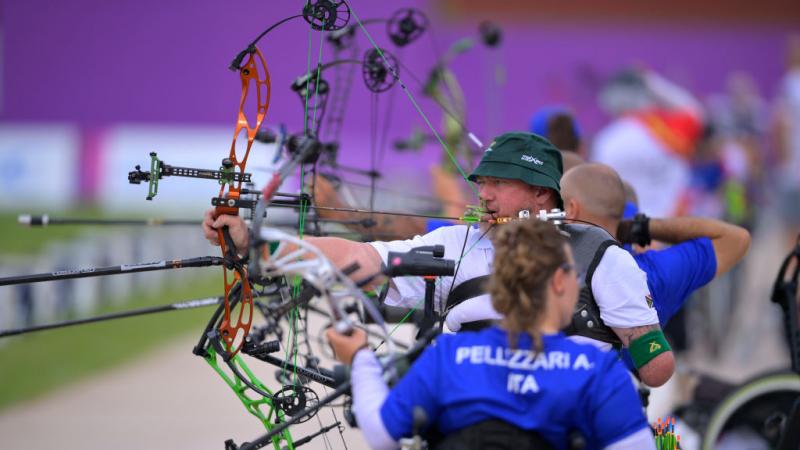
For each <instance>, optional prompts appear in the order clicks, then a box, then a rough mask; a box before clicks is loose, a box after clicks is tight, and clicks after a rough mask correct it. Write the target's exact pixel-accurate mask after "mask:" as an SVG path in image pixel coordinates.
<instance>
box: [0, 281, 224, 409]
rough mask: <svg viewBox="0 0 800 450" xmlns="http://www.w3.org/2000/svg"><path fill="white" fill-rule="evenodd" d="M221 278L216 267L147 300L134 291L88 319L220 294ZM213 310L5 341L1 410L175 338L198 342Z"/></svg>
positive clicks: (0, 364)
mask: <svg viewBox="0 0 800 450" xmlns="http://www.w3.org/2000/svg"><path fill="white" fill-rule="evenodd" d="M193 270H195V269H193ZM221 276H222V274H221V270H219V268H214V269H202V270H199V272H198V274H197V277H192V278H190V279H186V280H188V281H184V282H183V284H182V285H180V286H178V285H176V284H174V283H173V284H167V286H169V287H168V288H166V289H165V290H163V291H162V292H159V293H157V294H150V295H142V294H141V293H137V292H133V293H132V294H131V296H130V297H129V301H126V302H121V303H120V304H119V306H117V307H115V308H108V309H104V310H100V311H96V312H95V313H94V314H92V315H93V316H94V315H100V314H106V313H110V312H116V311H125V310H131V309H135V308H142V307H148V306H158V305H166V304H170V303H175V302H178V301H182V300H188V299H194V298H203V297H211V296H216V295H220V294H221V293H222V280H221ZM213 310H214V309H213V307H207V308H198V309H193V310H183V311H170V312H165V313H156V314H152V315H146V316H141V317H134V318H126V319H119V320H112V321H107V322H99V323H95V324H87V325H78V326H73V327H68V328H62V329H57V330H49V331H40V332H36V333H31V334H28V335H22V336H18V337H14V338H6V342H3V344H5V345H3V346H0V410H2V409H3V408H7V407H9V406H10V405H12V404H14V403H17V402H20V401H22V400H27V399H31V398H33V397H37V396H41V395H43V394H46V393H48V392H51V391H53V390H55V389H58V388H59V387H62V386H64V385H67V384H69V383H74V382H76V381H78V380H80V379H82V378H84V377H86V376H88V375H92V374H95V373H98V372H100V371H103V370H106V369H109V368H112V367H114V366H117V365H119V364H120V363H123V362H125V361H128V360H130V359H132V358H135V357H137V356H140V355H142V354H144V353H146V352H148V351H151V350H154V349H157V348H159V347H161V346H162V345H163V344H164V343H165V342H168V341H170V340H172V339H174V338H175V337H178V336H183V335H186V334H187V333H188V334H191V333H196V334H197V337H198V339H199V337H200V333H201V332H202V330H203V327H204V326H205V325H206V322H207V321H208V319H209V318H210V317H211V314H212V312H213ZM186 351H187V352H189V351H191V349H190V348H187V349H186Z"/></svg>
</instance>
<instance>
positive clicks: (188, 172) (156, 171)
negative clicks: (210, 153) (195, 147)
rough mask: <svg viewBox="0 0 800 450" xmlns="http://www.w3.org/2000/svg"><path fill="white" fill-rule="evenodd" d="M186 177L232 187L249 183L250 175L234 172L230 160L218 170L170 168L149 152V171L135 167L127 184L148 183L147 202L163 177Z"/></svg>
mask: <svg viewBox="0 0 800 450" xmlns="http://www.w3.org/2000/svg"><path fill="white" fill-rule="evenodd" d="M171 176H175V177H187V178H204V179H207V180H217V181H218V182H219V184H228V185H232V184H233V183H250V178H251V174H249V173H240V172H236V171H235V168H234V164H233V161H231V159H230V158H225V159H223V160H222V165H221V166H220V168H219V169H218V170H211V169H197V168H194V167H179V166H171V165H169V164H167V163H165V162H164V161H162V160H160V159H158V155H157V154H156V152H150V171H148V172H144V171H142V166H140V165H139V164H137V165H136V167H135V170H133V171H131V172H128V182H129V183H131V184H140V183H141V182H142V181H146V182H148V183H149V186H148V191H147V200H152V199H153V197H155V196H156V194H158V180H160V179H162V178H164V177H171Z"/></svg>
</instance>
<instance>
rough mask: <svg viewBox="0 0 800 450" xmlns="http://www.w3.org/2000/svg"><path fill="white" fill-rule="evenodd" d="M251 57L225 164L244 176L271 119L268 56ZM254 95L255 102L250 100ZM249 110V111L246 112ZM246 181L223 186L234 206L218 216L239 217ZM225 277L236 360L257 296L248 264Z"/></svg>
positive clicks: (225, 331)
mask: <svg viewBox="0 0 800 450" xmlns="http://www.w3.org/2000/svg"><path fill="white" fill-rule="evenodd" d="M248 53H249V55H248V57H247V61H246V63H245V64H244V65H243V66H241V67H240V68H239V76H240V78H241V80H242V98H241V101H240V103H239V116H238V120H237V121H236V131H235V132H234V134H233V142H232V143H231V151H230V155H229V156H228V159H227V160H226V161H224V163H223V166H224V167H223V170H233V171H234V172H238V173H242V174H243V173H244V172H245V166H246V165H247V157H248V156H249V154H250V148H251V147H252V146H253V141H254V140H255V137H256V132H257V131H258V129H259V128H260V127H261V123H262V122H263V121H264V117H265V116H266V115H267V108H268V106H269V98H270V78H269V71H268V70H267V63H266V61H265V60H264V55H262V54H261V51H260V50H259V49H258V48H257V47H256V46H255V45H252V46H250V48H249V49H248ZM251 89H253V91H254V92H251ZM253 95H254V96H255V98H253V97H250V96H253ZM248 100H249V101H250V102H252V101H253V100H255V102H256V104H255V120H253V121H251V120H250V118H248V112H251V111H252V110H250V108H251V107H252V105H250V104H249V103H248ZM246 108H247V109H248V111H246V110H245V109H246ZM242 131H246V132H247V145H246V148H245V149H244V151H243V152H242V153H243V156H242V157H241V158H240V157H239V153H240V152H239V151H238V150H239V148H238V146H241V145H242V144H243V142H242V141H238V144H237V139H239V138H240V135H241V134H242ZM237 145H238V146H237ZM242 181H243V180H242V179H241V178H239V180H238V181H234V180H233V179H230V180H229V181H228V182H223V183H221V186H220V190H219V198H226V199H228V200H230V201H231V202H230V203H229V204H228V205H218V206H217V207H216V213H217V215H220V214H230V215H238V214H239V208H238V207H237V206H232V205H235V202H236V201H238V200H239V196H240V193H241V190H242ZM226 232H227V231H226V230H219V231H218V235H219V242H220V246H221V248H222V254H223V256H224V255H227V254H228V251H229V249H228V246H229V243H228V242H226V239H225V236H224V233H226ZM234 251H235V250H234ZM223 276H224V278H223V280H224V284H225V315H224V316H223V319H222V321H221V322H220V325H219V332H220V335H221V336H222V339H223V341H224V342H225V346H226V347H227V350H228V352H229V357H233V356H234V355H236V353H237V352H238V351H239V349H241V347H242V344H243V343H244V339H245V337H246V336H247V334H248V333H249V332H250V326H251V324H252V321H253V293H252V291H251V287H250V282H249V280H248V275H247V267H246V266H245V265H244V264H237V265H235V266H234V267H230V266H228V267H223ZM236 283H241V285H242V288H241V291H240V299H239V300H238V314H233V316H234V317H231V316H232V312H233V311H234V308H235V307H236V306H237V304H236V303H237V301H236V299H231V298H230V297H231V290H232V288H233V287H234V286H235V285H236ZM232 319H233V320H232Z"/></svg>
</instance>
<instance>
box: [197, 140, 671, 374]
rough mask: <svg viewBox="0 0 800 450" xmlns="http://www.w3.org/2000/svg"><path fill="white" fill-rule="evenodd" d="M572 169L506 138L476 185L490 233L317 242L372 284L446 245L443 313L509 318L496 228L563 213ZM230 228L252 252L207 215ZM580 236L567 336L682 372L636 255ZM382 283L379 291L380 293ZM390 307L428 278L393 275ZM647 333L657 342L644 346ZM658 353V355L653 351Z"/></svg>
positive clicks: (442, 231) (467, 323)
mask: <svg viewBox="0 0 800 450" xmlns="http://www.w3.org/2000/svg"><path fill="white" fill-rule="evenodd" d="M562 171H563V163H562V159H561V154H560V152H559V150H558V149H557V148H556V147H555V146H553V144H551V143H550V142H549V141H548V140H547V139H545V138H543V137H541V136H539V135H536V134H533V133H527V132H512V133H505V134H502V135H500V136H498V137H497V138H495V139H494V140H493V141H492V143H491V144H490V145H489V147H488V148H487V149H486V151H485V152H484V155H483V157H482V158H481V161H480V163H479V164H478V167H476V168H475V170H474V171H473V172H472V173H471V174H470V175H469V177H468V178H469V180H470V181H473V182H475V183H476V184H477V185H478V195H479V198H480V201H481V204H482V205H483V207H484V211H483V212H482V219H484V220H483V221H482V222H481V226H480V227H479V228H477V227H473V226H472V225H452V226H445V227H441V228H437V229H435V230H433V231H431V232H429V233H427V234H424V235H421V236H415V237H414V238H411V239H407V240H397V241H388V242H385V241H375V242H367V243H363V242H354V241H349V240H346V239H342V238H333V237H307V238H305V239H306V240H307V241H309V242H311V243H312V244H314V245H315V246H317V247H318V248H319V249H320V250H321V251H322V252H323V253H324V254H325V255H326V256H327V257H328V258H329V259H330V260H331V261H332V262H333V263H334V264H335V265H336V266H337V267H346V266H349V265H351V264H352V263H353V262H356V263H358V265H359V269H358V270H357V271H356V272H354V273H352V274H351V275H350V276H351V277H352V278H353V279H354V280H363V279H365V278H366V277H369V276H371V275H373V274H375V273H376V272H379V271H380V270H381V267H382V266H385V265H386V264H387V258H388V254H389V252H399V253H405V252H408V251H410V250H411V249H413V248H416V247H421V246H431V245H442V246H444V248H445V252H444V258H447V259H452V260H455V261H458V263H457V269H456V273H455V275H454V276H452V277H441V278H440V281H441V282H440V283H439V287H438V288H437V289H436V291H435V299H434V303H435V309H436V311H437V312H438V313H440V314H441V315H442V316H444V318H443V321H444V322H445V323H446V324H447V327H448V328H449V329H450V330H452V331H459V330H462V329H466V328H474V327H477V326H483V325H486V321H487V320H499V319H501V318H502V317H501V316H500V315H499V314H498V313H497V312H496V311H495V310H494V309H493V308H492V306H491V299H490V298H489V296H488V295H486V294H485V292H486V289H485V282H486V280H487V279H488V275H489V273H490V272H491V270H492V267H491V266H492V261H493V258H494V247H493V245H492V237H493V233H492V231H493V230H494V229H495V228H496V227H498V226H502V223H504V222H506V221H509V220H515V219H517V218H518V217H520V216H531V217H533V216H537V215H539V213H540V211H545V212H548V211H551V210H553V209H555V208H561V207H562V200H561V196H560V193H559V190H560V184H559V180H560V179H561V175H562ZM225 225H227V226H228V227H229V229H230V232H231V236H232V237H233V239H234V243H235V244H236V247H237V248H238V249H246V248H247V240H248V233H247V228H246V226H245V224H244V221H243V220H242V219H241V218H239V217H236V216H226V215H221V216H219V217H215V216H214V212H213V210H210V211H208V212H206V217H205V220H204V222H203V229H204V233H205V236H206V238H207V239H208V240H209V241H210V242H211V243H212V244H217V245H218V242H217V232H216V229H217V228H219V227H221V226H225ZM561 228H562V230H563V231H565V232H566V233H569V235H570V245H571V246H572V249H573V254H574V256H575V262H576V268H575V270H576V272H575V273H576V274H577V275H578V277H579V281H581V286H582V291H583V292H582V294H581V299H580V301H579V304H578V309H577V310H576V312H575V315H574V317H573V323H572V325H570V327H569V328H568V329H567V330H566V332H567V334H571V335H575V336H576V337H575V339H577V340H586V341H588V342H591V343H593V344H595V345H597V346H599V347H602V348H605V349H610V348H612V347H615V348H619V347H626V348H632V349H643V350H641V351H643V352H644V353H646V354H642V355H639V356H640V358H639V360H640V361H642V364H641V366H639V367H637V369H638V375H639V376H640V377H641V379H642V380H643V381H644V382H645V383H646V384H648V385H650V386H660V385H662V384H664V383H665V382H666V381H667V380H668V379H669V378H670V376H671V375H672V372H673V371H674V359H673V356H672V352H671V350H670V349H669V346H668V345H664V342H663V340H662V339H660V338H658V336H655V335H660V328H659V325H658V316H657V314H656V311H655V309H654V308H653V307H652V306H651V305H652V303H649V302H648V301H647V299H648V298H649V297H650V292H649V291H648V288H647V282H646V278H645V275H644V273H643V272H642V271H641V270H640V269H639V267H638V266H637V265H636V262H635V261H634V260H633V257H632V256H631V255H630V254H629V253H628V252H626V251H625V250H623V249H622V248H621V247H619V246H618V245H616V241H615V240H614V239H613V238H612V237H611V236H610V235H608V233H606V232H605V231H604V230H602V229H601V228H600V227H593V226H587V225H562V226H561ZM377 284H378V281H375V282H374V283H373V284H372V285H371V286H369V287H375V286H376V285H377ZM390 286H391V288H390V289H389V293H388V295H387V297H386V300H385V302H386V304H387V305H390V306H400V307H406V308H414V307H417V306H418V305H421V304H422V302H421V301H422V299H424V297H425V283H424V281H423V279H422V278H421V277H395V278H392V280H391V284H390ZM643 336H646V337H648V339H651V340H653V341H654V342H656V344H657V345H656V346H657V347H658V348H657V349H656V346H652V345H649V344H650V343H651V342H650V341H648V342H643V341H641V340H640V338H642V337H643ZM651 347H652V348H653V349H655V350H654V351H653V352H652V353H650V352H648V351H647V350H649V349H650V348H651Z"/></svg>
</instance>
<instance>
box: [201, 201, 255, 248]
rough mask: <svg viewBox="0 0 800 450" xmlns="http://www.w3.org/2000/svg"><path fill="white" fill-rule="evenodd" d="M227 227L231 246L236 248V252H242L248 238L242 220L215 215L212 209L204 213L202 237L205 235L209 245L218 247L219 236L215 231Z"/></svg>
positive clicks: (235, 217) (237, 217)
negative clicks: (231, 239)
mask: <svg viewBox="0 0 800 450" xmlns="http://www.w3.org/2000/svg"><path fill="white" fill-rule="evenodd" d="M226 225H227V227H228V232H229V233H230V234H231V238H233V244H234V245H235V246H236V250H237V251H242V250H243V249H246V248H247V243H248V240H249V236H248V234H247V225H246V224H245V223H244V219H242V218H241V217H239V216H231V215H227V214H221V215H219V216H217V215H216V213H215V212H214V210H213V209H209V210H207V211H206V213H205V216H204V217H203V235H205V237H206V239H208V242H210V243H211V245H219V234H218V233H217V230H220V229H222V227H223V226H226Z"/></svg>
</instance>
